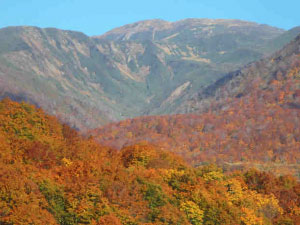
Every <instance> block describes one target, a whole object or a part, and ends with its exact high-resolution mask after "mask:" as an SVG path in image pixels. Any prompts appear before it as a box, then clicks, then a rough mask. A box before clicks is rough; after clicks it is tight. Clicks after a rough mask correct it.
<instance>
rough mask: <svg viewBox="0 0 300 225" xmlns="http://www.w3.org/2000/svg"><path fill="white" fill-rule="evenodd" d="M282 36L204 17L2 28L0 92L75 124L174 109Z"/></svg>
mask: <svg viewBox="0 0 300 225" xmlns="http://www.w3.org/2000/svg"><path fill="white" fill-rule="evenodd" d="M283 34H284V31H283V30H281V29H277V28H273V27H269V26H266V25H259V24H255V23H249V22H245V21H238V20H209V19H188V20H183V21H179V22H174V23H170V22H166V21H161V20H150V21H142V22H138V23H134V24H131V25H126V26H124V27H121V28H117V29H114V30H112V31H110V32H108V33H106V34H104V35H102V36H99V37H88V36H86V35H84V34H83V33H80V32H73V31H64V30H58V29H53V28H47V29H40V28H36V27H8V28H4V29H1V30H0V81H1V82H0V95H1V96H2V97H4V96H10V97H12V98H14V99H17V100H22V99H24V100H29V101H31V102H33V103H35V104H36V105H38V106H40V107H43V108H44V109H45V110H46V111H47V112H49V113H51V114H55V115H57V116H59V117H60V118H61V119H62V120H63V121H65V122H67V123H70V124H72V125H73V126H75V127H77V128H79V129H85V128H94V127H98V126H99V125H103V124H106V123H107V122H111V121H116V120H121V119H124V118H131V117H135V116H139V115H147V114H153V113H172V112H173V105H176V106H177V104H181V98H182V96H183V94H186V93H188V94H193V93H196V92H197V91H198V90H199V89H201V88H203V87H205V86H207V85H210V84H212V83H213V82H214V81H215V80H217V79H219V78H221V77H223V76H224V74H227V73H228V72H230V71H234V70H236V69H238V68H239V67H241V66H243V65H244V64H247V63H249V62H252V61H254V60H257V59H259V58H261V57H263V56H265V55H268V54H269V53H271V52H273V51H274V50H277V48H278V46H277V47H270V48H268V49H266V48H262V46H265V45H266V43H268V42H270V41H271V40H274V39H275V38H278V37H279V36H280V35H283ZM283 42H284V41H283ZM280 45H282V44H280Z"/></svg>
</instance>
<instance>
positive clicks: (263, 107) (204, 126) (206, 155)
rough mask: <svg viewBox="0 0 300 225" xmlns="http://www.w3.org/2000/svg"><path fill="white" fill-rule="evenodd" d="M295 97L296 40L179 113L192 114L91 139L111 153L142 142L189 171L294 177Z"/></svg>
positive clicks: (102, 131) (153, 119)
mask: <svg viewBox="0 0 300 225" xmlns="http://www.w3.org/2000/svg"><path fill="white" fill-rule="evenodd" d="M299 96H300V35H299V36H298V37H297V38H296V39H295V40H294V41H292V42H291V43H290V44H289V45H287V46H286V47H285V48H283V49H282V50H281V51H279V52H277V53H276V54H274V55H272V56H270V57H269V58H266V59H264V60H261V61H259V62H256V63H253V64H251V65H248V66H247V67H245V68H244V69H242V70H240V71H238V72H235V73H231V74H229V75H227V76H225V77H224V78H222V79H221V80H219V81H217V82H216V83H215V84H213V85H211V86H209V87H208V88H206V89H204V90H203V91H202V92H200V93H199V94H198V95H196V97H195V99H192V100H191V101H189V102H187V103H186V105H185V107H183V110H195V113H196V112H197V114H183V115H169V116H167V115H166V116H150V117H141V118H135V119H132V120H125V121H122V122H120V123H115V124H110V125H108V126H105V127H102V128H99V129H97V130H95V131H94V133H93V134H94V135H95V136H96V137H97V139H98V141H99V142H100V143H102V144H103V145H107V146H114V147H116V148H120V147H122V146H126V145H130V144H134V143H136V142H139V141H142V140H147V141H149V142H151V143H154V144H156V145H158V146H161V147H162V148H164V149H166V150H169V151H172V152H176V153H177V154H180V155H182V156H184V158H185V159H186V160H188V161H189V162H190V163H192V164H194V165H198V164H202V163H204V162H217V163H219V164H222V165H230V166H246V167H249V166H250V167H252V166H255V167H258V168H263V169H267V170H269V169H271V170H273V171H276V173H279V174H280V173H291V172H292V173H294V174H295V175H298V174H299V171H300V167H299V161H300V151H299V149H300V139H299V135H300V124H299V122H300V121H299V118H300V110H299V109H300V98H299ZM200 112H202V113H200ZM203 112H204V113H203Z"/></svg>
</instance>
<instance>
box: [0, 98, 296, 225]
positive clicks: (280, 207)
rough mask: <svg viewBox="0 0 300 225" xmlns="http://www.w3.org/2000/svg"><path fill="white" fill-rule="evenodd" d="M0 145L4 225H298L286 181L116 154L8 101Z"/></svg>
mask: <svg viewBox="0 0 300 225" xmlns="http://www.w3.org/2000/svg"><path fill="white" fill-rule="evenodd" d="M0 141H1V145H0V199H1V202H0V223H1V224H5V225H12V224H14V225H19V224H64V225H65V224H103V225H104V224H105V225H109V224H112V225H119V224H126V225H133V224H149V225H150V224H194V225H199V224H249V225H250V224H251V225H253V224H278V225H279V224H299V220H300V209H299V204H300V197H299V196H300V184H299V183H297V181H296V180H295V178H293V177H291V176H281V177H275V176H274V175H272V174H269V173H264V172H258V171H256V170H249V171H247V172H243V173H242V172H234V173H224V172H222V170H220V169H219V168H217V167H215V166H212V165H207V166H201V167H198V168H192V167H190V166H188V165H187V164H186V163H185V162H184V161H183V160H182V159H180V158H179V157H178V156H175V155H173V154H171V153H170V152H167V151H162V150H161V149H160V148H158V147H155V146H152V145H149V144H147V143H140V144H137V145H134V146H128V147H125V148H123V149H122V150H121V151H114V150H113V149H108V148H104V147H101V146H100V145H99V144H97V143H96V142H95V141H94V140H93V139H91V138H88V139H86V138H83V137H81V136H79V135H78V134H77V132H76V131H75V130H73V129H71V128H70V127H68V126H67V125H62V124H60V123H59V122H58V120H57V119H56V118H55V117H52V116H48V115H46V114H45V113H44V112H43V110H41V109H37V108H35V107H34V106H32V105H29V104H26V103H16V102H13V101H11V100H9V99H4V100H3V101H1V102H0Z"/></svg>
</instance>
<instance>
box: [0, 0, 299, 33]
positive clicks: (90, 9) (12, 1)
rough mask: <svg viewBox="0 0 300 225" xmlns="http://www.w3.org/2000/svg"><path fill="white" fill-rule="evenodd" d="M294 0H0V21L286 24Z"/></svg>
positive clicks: (100, 26) (293, 16)
mask: <svg viewBox="0 0 300 225" xmlns="http://www.w3.org/2000/svg"><path fill="white" fill-rule="evenodd" d="M299 9H300V0H0V27H6V26H18V25H33V26H39V27H57V28H60V29H68V30H77V31H82V32H84V33H86V34H88V35H99V34H103V33H104V32H106V31H108V30H110V29H113V28H115V27H118V26H122V25H125V24H128V23H132V22H136V21H139V20H145V19H164V20H168V21H176V20H180V19H184V18H225V19H242V20H249V21H255V22H258V23H263V24H269V25H272V26H276V27H280V28H285V29H290V28H292V27H294V26H299V25H300V13H299Z"/></svg>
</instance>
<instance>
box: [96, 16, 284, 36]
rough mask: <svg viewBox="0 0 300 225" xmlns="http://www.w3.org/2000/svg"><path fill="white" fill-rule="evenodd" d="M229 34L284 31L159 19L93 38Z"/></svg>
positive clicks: (255, 25)
mask: <svg viewBox="0 0 300 225" xmlns="http://www.w3.org/2000/svg"><path fill="white" fill-rule="evenodd" d="M224 29H225V30H227V31H231V32H241V31H242V32H252V31H254V30H255V32H257V30H258V31H259V34H262V33H266V32H267V33H271V34H272V37H271V38H275V37H276V36H278V35H280V34H281V33H283V32H284V30H282V29H279V28H275V27H271V26H268V25H263V24H258V23H254V22H249V21H243V20H237V19H207V18H188V19H183V20H179V21H175V22H168V21H165V20H161V19H154V20H143V21H139V22H136V23H132V24H127V25H124V26H122V27H119V28H116V29H113V30H111V31H108V32H107V33H105V34H103V35H100V36H95V38H99V39H106V40H115V41H116V40H121V41H124V40H161V39H164V38H167V37H168V36H172V35H177V33H183V32H185V31H186V32H188V33H189V35H191V36H194V35H195V34H199V33H202V32H203V31H204V32H205V33H207V32H211V31H212V30H214V31H215V30H218V31H219V32H218V33H222V31H223V30H224Z"/></svg>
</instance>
